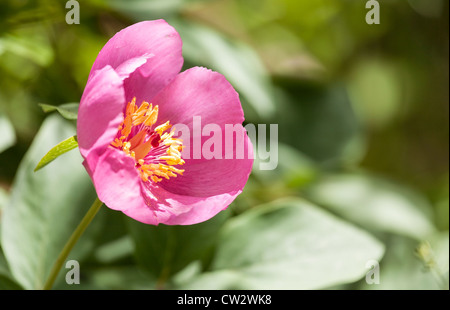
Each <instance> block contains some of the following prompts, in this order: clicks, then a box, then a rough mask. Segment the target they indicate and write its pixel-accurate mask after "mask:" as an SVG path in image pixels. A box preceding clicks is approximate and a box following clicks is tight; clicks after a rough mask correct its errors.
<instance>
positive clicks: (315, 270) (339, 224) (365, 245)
mask: <svg viewBox="0 0 450 310" xmlns="http://www.w3.org/2000/svg"><path fill="white" fill-rule="evenodd" d="M383 252H384V247H383V245H382V244H381V243H380V242H379V241H377V240H376V239H375V238H373V237H372V236H371V235H369V234H368V233H366V232H365V231H363V230H360V229H358V228H356V227H354V226H352V225H351V224H349V223H346V222H344V221H342V220H340V219H338V218H336V217H335V216H332V215H330V214H328V213H327V212H325V211H323V210H321V209H320V208H317V207H315V206H314V205H311V204H310V203H307V202H305V201H303V200H300V199H297V198H292V199H286V200H281V201H277V202H273V203H269V204H266V205H263V206H259V207H257V208H254V209H252V210H249V211H247V212H245V213H243V214H241V215H239V216H237V217H235V218H233V219H232V220H230V221H228V222H227V224H226V225H225V226H224V228H223V230H222V234H221V239H220V242H219V243H218V248H217V253H216V255H215V257H214V260H213V262H212V267H211V270H212V271H211V272H207V273H205V274H202V275H200V276H199V277H198V278H197V279H195V280H193V281H191V282H190V283H186V284H185V285H184V286H182V287H183V288H195V289H197V288H199V289H206V288H208V289H318V288H326V287H330V286H333V285H337V284H341V283H349V282H354V281H356V280H358V279H360V278H362V277H363V276H364V275H365V274H366V272H367V271H368V270H367V269H366V262H367V261H369V260H379V259H380V258H381V257H382V255H383Z"/></svg>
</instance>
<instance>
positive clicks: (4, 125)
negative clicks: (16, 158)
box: [0, 114, 16, 153]
mask: <svg viewBox="0 0 450 310" xmlns="http://www.w3.org/2000/svg"><path fill="white" fill-rule="evenodd" d="M0 133H1V135H0V153H1V152H3V151H4V150H6V149H8V148H10V147H11V146H13V145H14V144H15V143H16V134H15V132H14V127H13V126H12V124H11V122H10V121H9V120H8V118H7V117H6V116H4V115H2V114H0Z"/></svg>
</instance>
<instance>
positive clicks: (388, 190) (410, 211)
mask: <svg viewBox="0 0 450 310" xmlns="http://www.w3.org/2000/svg"><path fill="white" fill-rule="evenodd" d="M306 193H307V196H308V197H309V198H310V199H311V200H313V201H314V202H316V203H318V204H321V205H324V206H326V207H328V208H329V209H330V210H332V211H333V212H336V213H338V214H339V215H341V216H342V217H344V218H346V219H348V220H350V221H353V222H355V223H357V224H359V225H360V226H362V227H365V228H368V229H374V230H378V231H384V232H390V233H396V234H403V235H406V236H409V237H412V238H416V239H419V240H420V239H423V238H425V237H426V236H428V235H429V234H431V233H433V231H434V227H433V224H432V222H431V220H430V212H431V207H430V206H429V204H428V203H427V201H426V200H425V199H424V198H423V197H421V196H420V195H419V194H417V193H413V192H411V191H409V190H407V189H405V188H403V187H401V186H398V185H396V184H391V183H389V182H387V181H385V180H382V179H380V178H375V177H373V176H370V175H364V174H359V175H358V174H341V175H330V176H326V177H324V178H322V179H321V180H319V181H318V182H317V183H315V184H314V185H312V186H311V187H310V189H309V190H308V191H307V192H306Z"/></svg>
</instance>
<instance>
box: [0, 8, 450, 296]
mask: <svg viewBox="0 0 450 310" xmlns="http://www.w3.org/2000/svg"><path fill="white" fill-rule="evenodd" d="M379 2H380V8H381V18H380V20H381V22H380V24H379V25H368V24H366V22H365V15H366V13H367V9H366V8H365V1H352V0H322V1H307V0H148V1H144V0H91V1H88V0H80V1H79V3H80V13H81V16H80V17H81V18H80V24H78V25H77V24H73V25H69V24H67V23H66V21H65V15H66V13H67V11H68V10H67V9H66V8H65V1H60V0H21V1H15V0H3V1H1V2H0V237H1V238H0V289H20V288H25V289H29V288H40V287H42V283H43V282H44V281H45V279H46V277H47V276H48V273H49V269H50V268H51V266H52V264H53V262H54V260H55V259H56V256H57V254H58V253H59V252H60V251H61V249H62V246H63V245H64V243H65V241H66V240H67V238H68V237H69V235H70V233H71V232H72V231H73V230H74V229H75V227H76V225H77V223H78V222H79V220H80V219H81V217H82V216H83V213H84V212H85V211H86V210H87V208H88V206H89V205H90V202H91V201H93V199H94V189H93V186H92V184H91V182H90V180H89V178H88V176H87V174H86V172H85V171H84V168H83V166H82V165H81V157H80V155H79V154H78V152H77V150H73V151H70V152H68V153H67V154H64V155H63V156H61V157H60V158H58V159H57V160H55V161H54V162H52V163H50V164H49V165H48V166H46V167H45V168H43V169H42V170H39V171H38V172H36V173H34V172H33V169H34V168H35V167H36V165H37V163H38V162H39V160H40V159H41V158H42V157H43V156H44V155H45V154H46V153H47V151H48V150H49V149H50V148H52V147H53V146H55V145H57V144H58V143H59V142H61V141H63V140H65V139H67V138H69V137H71V136H74V135H75V134H76V129H75V126H74V124H75V122H76V120H74V118H75V114H74V113H73V112H74V111H73V107H74V106H75V105H74V104H73V103H74V102H79V100H80V97H81V94H82V92H83V89H84V86H85V83H86V80H87V77H88V73H89V70H90V68H91V66H92V63H93V62H94V60H95V58H96V56H97V54H98V52H99V51H100V49H101V48H102V46H103V45H104V44H105V43H106V42H107V40H108V39H109V38H110V37H111V36H112V35H114V33H115V32H117V31H118V30H120V29H122V28H124V27H126V26H128V25H130V24H132V23H134V22H137V21H141V20H147V19H159V18H164V19H166V20H167V21H168V22H169V23H170V24H172V25H173V26H174V27H175V28H176V29H177V31H179V33H180V35H181V37H182V40H183V55H184V58H185V66H184V68H189V67H192V66H196V65H201V66H206V67H208V68H211V69H213V70H216V71H219V72H221V73H222V74H224V75H225V76H226V77H227V79H228V80H229V81H230V82H231V83H232V84H233V86H234V87H235V88H236V90H237V91H238V92H239V94H240V98H241V101H242V104H243V108H244V112H245V115H246V122H247V123H254V124H278V129H279V144H278V166H277V168H276V169H275V170H272V171H261V170H259V169H258V167H259V165H258V161H256V163H255V166H254V170H253V172H252V175H251V176H250V179H249V182H248V183H247V185H246V188H245V189H244V192H243V193H242V194H241V195H240V196H239V197H238V199H237V200H236V201H235V202H234V203H233V204H232V205H231V206H230V208H229V209H228V210H227V211H226V212H223V213H221V214H219V216H217V217H215V218H213V219H211V220H210V221H207V222H205V223H201V224H197V225H192V226H186V227H185V226H175V227H170V226H158V227H153V226H147V225H143V224H141V223H138V222H135V221H133V220H130V219H129V218H127V217H126V216H124V215H122V214H121V213H118V212H114V211H112V210H109V209H107V208H102V210H101V211H100V213H99V214H98V215H97V217H96V218H95V219H94V221H93V222H92V223H91V226H90V227H89V228H88V230H87V231H86V234H85V235H84V236H83V237H82V239H81V240H80V241H79V243H78V244H77V246H76V248H75V249H74V251H73V252H72V253H71V254H70V256H69V259H77V260H78V261H79V262H80V265H81V274H82V276H81V284H79V285H72V286H69V285H67V284H66V283H65V282H64V281H63V277H64V270H63V271H62V272H61V274H60V278H59V282H57V286H56V287H57V288H60V289H77V288H83V289H99V288H100V289H120V288H122V289H153V288H191V289H196V288H207V289H209V288H217V289H221V288H245V289H260V288H265V289H278V288H288V289H303V288H306V289H318V288H330V287H331V288H357V289H443V288H447V289H448V281H449V255H448V238H449V233H448V229H449V189H448V188H449V182H448V179H449V176H448V156H449V154H448V140H449V128H448V112H449V111H448V100H449V97H448V82H449V81H448V66H449V62H448V61H449V57H448V55H449V51H448V46H449V41H448V40H449V39H448V37H449V35H448V29H449V25H448V14H449V13H448V12H449V7H448V6H449V4H448V2H447V1H444V0H408V1H406V0H392V1H381V0H380V1H379ZM41 103H45V104H47V106H45V107H47V108H48V105H50V106H56V107H57V108H50V109H57V110H58V111H59V112H60V113H61V114H62V115H60V114H58V113H53V114H52V115H48V114H46V113H44V112H43V111H42V109H41V106H40V105H39V104H41ZM67 103H69V104H67ZM71 109H72V110H71ZM62 116H65V117H67V116H69V117H68V118H71V119H72V120H64V119H63V117H62ZM369 260H378V261H379V262H380V284H372V285H369V284H367V283H366V281H365V274H366V273H367V272H368V271H369V268H368V267H367V266H366V262H367V261H369Z"/></svg>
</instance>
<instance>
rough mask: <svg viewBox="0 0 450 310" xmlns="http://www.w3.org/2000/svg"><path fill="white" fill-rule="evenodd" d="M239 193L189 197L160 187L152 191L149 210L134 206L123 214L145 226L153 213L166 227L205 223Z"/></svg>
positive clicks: (149, 221)
mask: <svg viewBox="0 0 450 310" xmlns="http://www.w3.org/2000/svg"><path fill="white" fill-rule="evenodd" d="M240 193H241V191H237V192H232V193H226V194H221V195H216V196H211V197H191V196H183V195H176V194H173V193H170V192H168V191H166V190H164V189H163V188H161V187H154V188H153V189H152V195H153V196H154V197H153V199H152V200H151V208H149V207H147V206H144V205H136V206H135V207H133V208H129V209H127V210H124V211H123V212H124V213H125V214H126V215H128V216H129V217H131V218H134V219H135V220H138V221H140V222H143V223H146V224H153V223H152V216H154V215H155V212H154V211H151V210H159V211H158V212H157V213H156V214H157V216H158V222H159V223H162V224H166V225H192V224H197V223H200V222H203V221H206V220H208V219H210V218H212V217H213V216H215V215H216V214H217V213H219V212H220V211H222V210H224V209H226V208H227V207H228V205H229V204H230V203H231V202H232V201H233V200H234V199H235V198H236V196H237V195H239V194H240Z"/></svg>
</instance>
